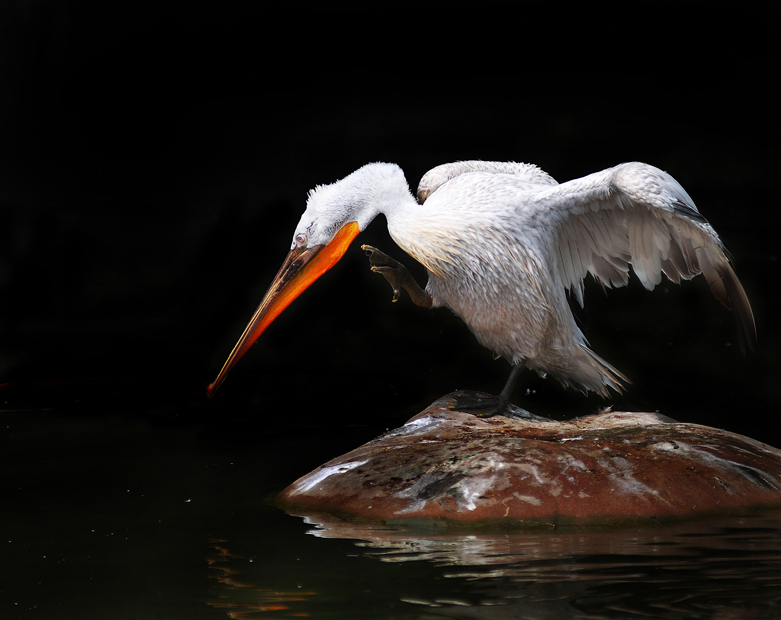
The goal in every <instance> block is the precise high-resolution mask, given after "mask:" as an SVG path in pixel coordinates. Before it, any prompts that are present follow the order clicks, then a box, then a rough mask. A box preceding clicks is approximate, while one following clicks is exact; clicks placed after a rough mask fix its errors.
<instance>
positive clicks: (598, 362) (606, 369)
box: [555, 344, 632, 398]
mask: <svg viewBox="0 0 781 620" xmlns="http://www.w3.org/2000/svg"><path fill="white" fill-rule="evenodd" d="M579 347H580V348H579V351H578V353H579V354H578V355H575V356H574V357H573V359H572V360H571V361H572V364H571V366H570V368H568V369H567V371H564V372H557V373H555V376H556V378H557V379H558V380H559V381H561V383H563V384H564V385H565V386H567V387H570V386H571V387H574V388H577V389H579V390H580V391H581V392H583V393H584V394H586V393H588V391H589V390H591V391H592V392H596V393H597V394H599V395H600V396H601V397H602V398H608V397H610V392H609V391H608V388H611V389H613V390H615V391H616V392H617V393H619V394H621V393H623V392H624V386H623V385H622V381H623V382H625V383H632V382H631V381H630V380H629V379H628V378H627V377H626V376H625V375H624V374H623V373H622V372H621V371H620V370H618V369H617V368H614V367H613V366H611V365H610V364H608V363H607V362H606V361H605V360H603V359H602V358H601V357H599V355H597V354H596V353H594V352H593V351H592V350H591V349H589V348H588V347H587V346H586V345H585V344H581V345H579Z"/></svg>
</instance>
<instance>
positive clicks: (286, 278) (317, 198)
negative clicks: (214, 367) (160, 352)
mask: <svg viewBox="0 0 781 620" xmlns="http://www.w3.org/2000/svg"><path fill="white" fill-rule="evenodd" d="M404 194H406V196H404ZM399 199H412V196H411V194H410V192H409V188H408V186H407V182H406V180H405V178H404V173H403V172H402V170H401V168H399V167H398V166H396V165H395V164H383V163H375V164H367V165H366V166H363V167H362V168H359V169H358V170H356V171H355V172H353V173H352V174H350V175H349V176H347V177H345V178H344V179H342V180H340V181H337V182H335V183H332V184H330V185H320V186H318V187H316V188H315V189H313V190H312V191H310V192H309V196H308V198H307V203H306V210H305V211H304V213H303V215H302V216H301V220H300V221H299V223H298V226H296V230H295V233H294V234H293V241H292V244H291V247H290V252H289V253H288V255H287V257H286V258H285V260H284V262H283V263H282V267H281V268H280V269H279V272H278V273H277V275H276V276H275V277H274V280H273V281H272V282H271V286H269V288H268V290H267V291H266V294H265V295H264V296H263V300H262V301H261V302H260V305H259V306H258V308H257V309H256V310H255V313H254V314H253V315H252V318H251V319H250V322H249V323H248V324H247V327H246V328H245V329H244V332H243V333H242V335H241V337H240V338H239V341H238V342H237V343H236V346H235V347H233V350H232V351H231V353H230V355H229V356H228V359H227V361H226V362H225V364H224V365H223V367H222V369H221V370H220V373H219V374H218V375H217V378H216V379H215V380H214V382H213V383H212V384H211V385H210V386H209V387H208V389H207V394H208V395H209V396H210V397H211V396H213V395H214V393H215V392H216V391H217V389H218V388H219V387H220V385H221V384H222V382H223V381H224V380H225V377H227V375H228V373H229V372H230V370H231V369H232V368H233V367H234V366H235V365H236V364H237V363H238V361H239V360H240V359H241V358H242V357H243V356H244V354H245V353H246V352H247V351H248V350H249V348H250V347H251V346H252V345H253V344H254V343H255V341H256V340H257V339H258V337H259V336H260V335H261V334H262V333H263V332H264V331H265V329H266V328H267V327H268V326H269V325H271V323H272V322H273V321H274V319H276V318H277V317H278V316H279V315H280V314H281V313H282V311H283V310H285V308H287V307H288V306H289V305H290V304H291V303H292V302H293V300H295V299H296V298H297V297H298V296H299V295H300V294H301V293H303V292H304V291H305V290H306V289H307V288H308V287H309V286H310V285H311V284H312V283H313V282H314V281H315V280H317V279H318V278H319V277H320V276H321V275H323V274H324V273H325V272H326V271H328V270H329V269H330V268H331V267H333V266H334V265H335V264H336V263H337V262H338V261H339V259H341V258H342V256H344V253H345V252H346V251H347V248H348V247H349V246H350V243H352V241H353V240H354V239H355V237H356V236H357V235H358V233H359V232H361V231H362V230H364V229H365V228H366V227H367V226H368V225H369V223H370V222H371V221H372V220H373V219H374V218H375V217H376V216H377V214H378V213H380V212H383V211H384V210H386V209H387V208H388V205H390V204H393V203H394V202H395V201H397V200H399Z"/></svg>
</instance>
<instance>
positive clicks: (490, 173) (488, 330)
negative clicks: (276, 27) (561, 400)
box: [226, 161, 756, 396]
mask: <svg viewBox="0 0 781 620" xmlns="http://www.w3.org/2000/svg"><path fill="white" fill-rule="evenodd" d="M417 196H418V199H417V200H416V199H415V197H413V196H412V194H411V193H410V191H409V188H408V185H407V182H406V180H405V178H404V174H403V172H402V171H401V169H400V168H399V167H398V166H396V165H395V164H384V163H375V164H369V165H367V166H364V167H363V168H360V169H359V170H357V171H356V172H354V173H352V174H351V175H349V176H347V177H345V178H344V179H342V180H341V181H338V182H336V183H333V184H331V185H325V186H320V187H318V188H316V189H315V190H313V191H312V192H310V195H309V199H308V201H307V208H306V211H305V212H304V214H303V215H302V217H301V221H300V222H299V224H298V226H297V228H296V231H295V234H294V238H293V246H292V250H291V255H292V254H293V252H296V251H300V250H301V248H302V247H310V248H319V247H321V246H322V247H326V246H328V244H329V243H331V241H332V239H333V238H334V235H336V234H337V233H338V232H339V231H340V230H343V229H344V228H345V226H346V225H348V224H349V223H350V222H355V223H357V228H356V234H357V231H358V229H360V230H364V229H365V228H366V226H368V224H369V223H370V222H371V221H372V220H373V219H374V217H376V216H377V215H378V214H380V213H382V214H384V215H385V216H386V218H387V221H388V230H389V232H390V234H391V237H392V238H393V240H394V241H395V242H396V243H397V244H398V245H399V247H401V248H402V249H403V250H404V251H405V252H406V253H407V254H409V255H410V256H412V257H413V258H414V259H415V260H417V261H418V262H420V263H421V264H422V265H423V266H424V267H425V268H426V269H427V271H428V276H429V279H428V283H427V285H426V288H425V293H423V292H420V295H419V296H418V297H417V298H416V301H417V302H418V303H421V305H431V306H444V307H447V308H450V309H451V310H452V311H453V312H455V313H456V314H457V315H458V316H460V317H461V318H462V319H463V320H464V322H465V323H466V324H467V325H468V326H469V328H470V329H471V331H472V332H473V333H474V335H475V336H476V337H477V339H478V340H479V341H480V343H481V344H483V345H484V346H485V347H487V348H488V349H490V350H491V351H493V352H494V353H495V354H496V355H500V356H502V357H504V358H506V359H507V360H509V361H510V362H511V363H512V364H513V365H514V366H516V367H517V368H520V367H528V368H531V369H534V370H536V371H538V372H540V373H541V374H550V375H553V376H554V377H556V378H557V379H559V380H560V381H561V382H562V383H563V384H565V385H568V386H573V387H575V388H578V389H581V390H583V391H587V390H593V391H595V392H597V393H599V394H601V395H603V396H606V395H607V393H608V389H607V388H612V389H615V390H620V389H621V380H625V379H626V378H625V377H624V376H623V375H622V374H621V373H620V372H619V371H618V370H616V369H615V368H613V367H612V366H611V365H610V364H608V363H607V362H605V361H604V360H602V359H601V358H600V357H599V356H597V355H596V354H595V353H594V352H592V351H591V350H590V349H589V348H588V346H587V343H586V340H585V338H584V336H583V333H582V332H581V330H580V329H579V328H578V326H577V325H576V323H575V320H574V317H573V315H572V312H571V310H570V307H569V304H568V302H567V299H566V294H565V291H566V290H569V291H570V292H571V294H572V295H574V297H575V298H576V299H577V300H578V302H579V303H580V304H581V305H582V304H583V280H584V278H585V277H586V275H587V274H588V273H590V274H591V275H592V276H593V277H594V278H595V279H596V280H597V281H598V282H600V283H601V284H602V285H603V286H605V287H616V286H624V285H626V284H627V282H628V279H629V266H630V265H631V266H632V268H633V270H634V272H635V273H636V274H637V277H638V278H639V279H640V281H641V282H642V283H643V285H644V286H645V287H646V288H648V289H653V288H654V286H655V285H657V284H659V283H660V281H661V276H662V273H664V274H665V275H666V276H667V277H668V278H669V279H670V280H671V281H673V282H676V283H678V282H680V280H681V279H690V278H692V277H694V276H696V275H697V274H699V273H703V274H704V276H705V278H706V279H707V281H708V282H709V284H710V286H711V289H712V291H713V294H714V295H715V296H716V298H717V299H718V300H719V301H721V302H722V303H723V304H724V305H726V306H727V307H728V308H733V309H734V310H735V313H736V316H737V320H738V325H739V332H738V333H739V339H740V342H741V345H742V346H743V348H744V349H747V348H753V347H754V345H755V340H756V331H755V326H754V319H753V316H752V312H751V306H750V304H749V302H748V299H747V297H746V294H745V292H744V290H743V287H742V286H741V284H740V282H739V280H738V278H737V276H736V275H735V272H734V271H733V269H732V267H731V265H730V260H729V258H728V256H727V254H726V250H725V248H724V246H723V244H722V243H721V241H720V239H719V237H718V235H717V234H716V232H715V231H714V230H713V228H712V227H711V226H710V224H708V223H707V221H706V220H705V218H703V217H702V216H701V215H700V213H699V212H698V211H697V208H696V207H695V205H694V202H693V201H692V199H691V198H690V197H689V195H688V194H687V193H686V191H685V190H684V189H683V188H682V187H681V186H680V185H679V184H678V182H677V181H675V179H673V178H672V177H671V176H670V175H668V174H667V173H665V172H662V171H661V170H658V169H657V168H654V167H653V166H649V165H648V164H643V163H626V164H621V165H619V166H615V167H613V168H609V169H607V170H603V171H602V172H597V173H594V174H591V175H588V176H586V177H583V178H580V179H575V180H572V181H568V182H566V183H562V184H558V183H557V182H556V181H555V180H554V179H553V178H552V177H550V176H549V175H548V174H546V173H545V172H543V171H542V170H540V169H539V168H537V167H536V166H533V165H529V164H519V163H509V162H483V161H467V162H456V163H452V164H445V165H442V166H438V167H436V168H434V169H433V170H431V171H429V172H428V173H427V174H426V175H424V177H423V178H422V179H421V181H420V185H419V188H418V193H417ZM351 238H352V237H351ZM297 248H298V250H297ZM340 256H341V254H340ZM337 260H338V258H337ZM334 262H335V261H334ZM402 269H403V268H402ZM377 270H378V271H381V269H377ZM281 273H282V272H280V274H281ZM278 277H279V276H278ZM386 277H388V276H387V275H386ZM389 280H390V278H389ZM392 284H393V282H392ZM394 286H395V285H394ZM403 286H404V288H407V289H408V290H410V291H411V289H412V288H413V287H414V285H413V286H412V287H409V286H407V285H406V284H404V285H403ZM395 287H396V288H398V286H395ZM411 292H412V291H411ZM413 294H414V292H413ZM267 297H268V295H267ZM262 305H263V304H261V306H262ZM259 311H260V308H259ZM248 330H249V327H248ZM255 337H256V336H255ZM237 347H238V345H237ZM229 361H230V360H229ZM227 365H228V364H226V366H227ZM516 375H517V372H514V373H513V378H514V377H515V376H516ZM511 380H512V379H511ZM509 385H510V384H508V387H509ZM508 391H509V390H508V389H506V390H505V391H504V392H503V395H504V396H506V392H508Z"/></svg>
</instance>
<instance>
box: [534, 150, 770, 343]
mask: <svg viewBox="0 0 781 620" xmlns="http://www.w3.org/2000/svg"><path fill="white" fill-rule="evenodd" d="M547 192H548V197H547V199H546V200H545V201H543V204H544V208H546V209H549V210H550V212H551V213H555V214H556V215H557V218H554V219H555V220H556V221H555V226H556V229H557V232H556V237H555V239H556V243H557V248H558V259H559V261H560V262H559V273H560V275H561V278H562V280H563V282H564V285H565V287H567V288H568V289H569V290H570V291H572V292H573V293H574V294H575V297H576V298H577V300H578V302H579V303H580V304H581V305H583V279H584V278H585V276H586V274H587V273H591V274H592V275H593V276H594V278H596V279H597V280H598V281H599V282H600V283H601V284H602V285H603V286H610V287H612V286H624V285H625V284H626V283H627V282H628V273H629V265H630V264H631V265H632V269H633V270H634V272H635V274H637V277H638V278H639V280H640V282H642V284H643V286H645V287H646V288H647V289H649V290H650V289H653V288H654V286H656V285H657V284H659V283H660V282H661V281H662V274H663V273H664V274H665V275H666V276H667V277H668V278H669V279H670V280H671V281H672V282H675V283H680V281H681V280H682V279H684V280H688V279H691V278H693V277H694V276H696V275H698V274H699V273H702V274H703V275H704V276H705V279H706V280H707V281H708V284H709V285H710V287H711V290H712V291H713V295H714V297H716V299H718V300H719V301H720V302H721V303H723V304H724V305H725V306H727V307H728V308H732V309H733V310H734V311H735V315H736V319H737V321H738V328H739V341H740V344H741V348H742V349H743V350H744V351H746V350H749V349H753V348H754V347H755V345H756V328H755V324H754V317H753V314H752V312H751V305H750V304H749V301H748V298H747V296H746V293H745V291H744V290H743V287H742V286H741V284H740V281H739V280H738V278H737V276H736V275H735V271H734V270H733V268H732V266H731V265H730V258H729V255H728V254H727V251H726V248H724V246H723V244H722V243H721V240H720V239H719V237H718V235H717V234H716V231H714V230H713V228H712V227H711V226H710V224H708V222H707V220H706V219H705V218H704V217H702V215H701V214H700V213H699V211H697V208H696V207H695V206H694V203H693V202H692V200H691V198H689V196H688V194H687V193H686V192H685V191H684V189H683V188H682V187H681V186H680V185H679V184H678V182H677V181H675V179H673V178H672V177H671V176H669V175H668V174H666V173H664V172H662V171H661V170H658V169H657V168H654V167H653V166H649V165H647V164H640V163H631V164H622V165H620V166H616V167H615V168H610V169H608V170H604V171H602V172H598V173H596V174H593V175H589V176H587V177H584V178H582V179H576V180H575V181H570V182H568V183H563V184H561V185H559V186H556V187H551V188H550V189H549V190H547Z"/></svg>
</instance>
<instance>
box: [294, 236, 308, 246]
mask: <svg viewBox="0 0 781 620" xmlns="http://www.w3.org/2000/svg"><path fill="white" fill-rule="evenodd" d="M307 241H309V238H308V237H307V236H306V234H305V233H298V234H297V235H296V247H297V248H303V247H306V243H307Z"/></svg>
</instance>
